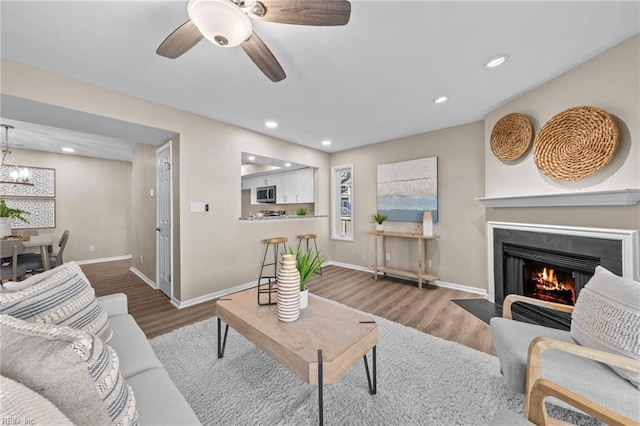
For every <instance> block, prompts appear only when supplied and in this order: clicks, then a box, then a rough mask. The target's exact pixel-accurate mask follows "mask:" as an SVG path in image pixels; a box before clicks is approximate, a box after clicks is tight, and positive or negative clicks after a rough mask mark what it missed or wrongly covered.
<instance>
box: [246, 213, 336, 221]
mask: <svg viewBox="0 0 640 426" xmlns="http://www.w3.org/2000/svg"><path fill="white" fill-rule="evenodd" d="M320 217H329V216H328V215H326V214H325V215H313V214H308V215H305V216H298V215H284V216H264V217H257V216H256V217H240V218H239V219H240V220H241V221H244V222H268V221H272V220H278V221H280V220H302V219H316V218H320Z"/></svg>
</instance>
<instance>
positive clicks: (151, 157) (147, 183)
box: [131, 144, 158, 281]
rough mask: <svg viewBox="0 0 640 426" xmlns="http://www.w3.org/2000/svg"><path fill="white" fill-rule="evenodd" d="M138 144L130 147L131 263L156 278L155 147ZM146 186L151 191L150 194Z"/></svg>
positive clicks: (153, 278) (150, 277)
mask: <svg viewBox="0 0 640 426" xmlns="http://www.w3.org/2000/svg"><path fill="white" fill-rule="evenodd" d="M157 149H158V147H157V146H152V145H146V144H141V145H138V147H137V148H136V149H135V150H134V151H133V176H132V187H131V198H132V206H133V209H132V211H131V220H132V222H133V227H132V228H133V234H132V236H131V240H132V241H131V247H132V252H131V253H132V257H133V259H132V266H133V267H134V268H136V269H137V270H138V271H140V272H142V273H143V274H144V275H145V276H147V277H148V278H149V279H151V280H152V281H155V279H156V231H155V227H156V200H157V198H156V196H155V190H156V150H157ZM149 190H153V191H154V196H151V195H150V193H149Z"/></svg>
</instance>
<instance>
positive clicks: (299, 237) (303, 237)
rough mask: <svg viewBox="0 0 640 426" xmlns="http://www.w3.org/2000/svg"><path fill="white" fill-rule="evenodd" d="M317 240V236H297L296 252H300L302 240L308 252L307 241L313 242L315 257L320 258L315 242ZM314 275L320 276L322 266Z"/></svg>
mask: <svg viewBox="0 0 640 426" xmlns="http://www.w3.org/2000/svg"><path fill="white" fill-rule="evenodd" d="M317 238H318V236H317V235H316V234H303V235H298V248H297V250H296V252H298V251H299V250H300V246H301V245H302V240H305V241H306V247H307V248H306V250H307V251H309V240H313V246H314V247H315V249H316V256H320V251H319V250H318V243H317V241H316V240H317ZM316 274H320V275H322V266H321V267H320V268H319V269H318V270H317V271H316Z"/></svg>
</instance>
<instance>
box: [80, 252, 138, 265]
mask: <svg viewBox="0 0 640 426" xmlns="http://www.w3.org/2000/svg"><path fill="white" fill-rule="evenodd" d="M131 257H132V256H131V255H130V254H127V255H125V256H114V257H103V258H101V259H87V260H76V263H77V264H78V265H89V264H91V263H102V262H115V261H116V260H127V259H131Z"/></svg>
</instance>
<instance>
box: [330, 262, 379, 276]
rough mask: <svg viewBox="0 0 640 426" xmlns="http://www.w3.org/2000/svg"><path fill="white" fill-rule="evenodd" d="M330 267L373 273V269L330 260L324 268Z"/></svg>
mask: <svg viewBox="0 0 640 426" xmlns="http://www.w3.org/2000/svg"><path fill="white" fill-rule="evenodd" d="M329 265H332V266H339V267H341V268H347V269H355V270H356V271H362V272H371V273H373V271H372V270H371V268H367V267H366V266H359V265H352V264H350V263H342V262H336V261H334V260H330V261H329V262H325V263H324V264H323V265H322V266H329Z"/></svg>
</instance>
